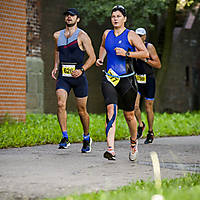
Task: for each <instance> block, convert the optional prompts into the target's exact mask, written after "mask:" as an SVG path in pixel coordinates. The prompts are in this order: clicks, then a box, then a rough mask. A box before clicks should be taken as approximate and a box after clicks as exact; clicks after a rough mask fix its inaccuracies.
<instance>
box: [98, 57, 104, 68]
mask: <svg viewBox="0 0 200 200" xmlns="http://www.w3.org/2000/svg"><path fill="white" fill-rule="evenodd" d="M102 65H103V61H102V60H101V59H100V58H99V59H97V61H96V66H97V67H99V66H102Z"/></svg>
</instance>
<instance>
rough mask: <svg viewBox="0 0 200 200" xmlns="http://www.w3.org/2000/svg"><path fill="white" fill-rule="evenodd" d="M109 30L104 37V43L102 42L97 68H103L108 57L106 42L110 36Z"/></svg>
mask: <svg viewBox="0 0 200 200" xmlns="http://www.w3.org/2000/svg"><path fill="white" fill-rule="evenodd" d="M108 32H109V30H106V31H105V32H104V34H103V36H102V42H101V46H100V48H99V58H98V59H97V61H96V66H101V65H103V61H104V59H105V57H106V54H107V52H106V49H105V40H106V36H107V34H108Z"/></svg>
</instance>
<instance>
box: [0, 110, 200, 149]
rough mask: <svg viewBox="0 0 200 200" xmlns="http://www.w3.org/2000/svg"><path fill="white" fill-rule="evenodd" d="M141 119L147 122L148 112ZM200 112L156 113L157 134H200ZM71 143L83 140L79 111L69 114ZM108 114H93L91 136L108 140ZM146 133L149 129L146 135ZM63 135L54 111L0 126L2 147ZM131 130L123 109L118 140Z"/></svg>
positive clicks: (38, 142) (53, 139) (55, 140)
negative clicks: (106, 115) (24, 121)
mask: <svg viewBox="0 0 200 200" xmlns="http://www.w3.org/2000/svg"><path fill="white" fill-rule="evenodd" d="M142 119H143V120H144V122H145V123H146V125H147V120H146V115H145V114H144V113H142ZM199 119H200V111H198V112H187V113H183V114H180V113H174V114H167V113H163V114H159V113H155V120H154V132H155V136H156V137H162V136H188V135H199V134H200V120H199ZM67 125H68V135H69V139H70V142H72V143H73V142H81V141H82V134H83V130H82V126H81V123H80V120H79V116H78V114H77V113H69V114H68V121H67ZM104 126H105V115H104V114H101V115H97V114H90V135H91V137H92V139H93V140H94V141H105V140H106V136H105V127H104ZM146 134H147V128H146V129H145V132H144V135H146ZM61 137H62V134H61V131H60V127H59V123H58V120H57V116H56V115H53V114H30V113H28V114H27V118H26V123H23V122H18V123H16V122H13V121H12V120H10V119H5V122H4V123H3V124H1V125H0V148H8V147H23V146H33V145H41V144H58V143H59V141H60V138H61ZM128 138H129V131H128V127H127V124H126V122H125V119H124V117H123V113H122V111H119V113H118V117H117V131H116V139H117V140H121V139H128Z"/></svg>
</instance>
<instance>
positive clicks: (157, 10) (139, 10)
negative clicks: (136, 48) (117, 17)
mask: <svg viewBox="0 0 200 200" xmlns="http://www.w3.org/2000/svg"><path fill="white" fill-rule="evenodd" d="M115 5H123V6H124V7H125V8H126V10H127V15H128V22H127V24H128V26H129V27H132V28H137V27H139V26H144V27H150V26H152V25H153V24H152V23H151V22H150V16H151V15H154V14H156V15H161V13H162V12H163V11H164V10H165V9H166V2H165V0H154V1H149V0H112V1H108V0H75V6H76V7H77V8H78V9H79V11H80V13H81V14H82V15H83V16H84V18H83V24H84V25H87V24H88V23H89V22H90V21H92V20H95V21H96V22H97V23H98V24H99V25H101V24H103V23H104V22H105V21H106V20H108V17H110V14H111V9H112V8H113V6H115Z"/></svg>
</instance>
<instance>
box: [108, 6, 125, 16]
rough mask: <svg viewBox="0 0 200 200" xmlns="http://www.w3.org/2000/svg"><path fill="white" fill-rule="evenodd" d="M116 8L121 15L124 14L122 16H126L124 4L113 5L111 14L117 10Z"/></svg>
mask: <svg viewBox="0 0 200 200" xmlns="http://www.w3.org/2000/svg"><path fill="white" fill-rule="evenodd" d="M117 10H119V11H120V12H121V13H122V15H124V17H125V16H126V10H125V8H124V6H122V5H116V6H114V7H113V8H112V12H111V14H112V13H113V12H115V11H117Z"/></svg>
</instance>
